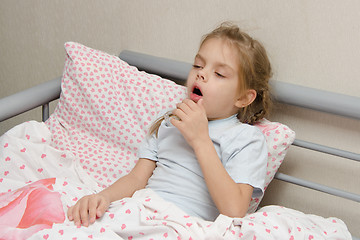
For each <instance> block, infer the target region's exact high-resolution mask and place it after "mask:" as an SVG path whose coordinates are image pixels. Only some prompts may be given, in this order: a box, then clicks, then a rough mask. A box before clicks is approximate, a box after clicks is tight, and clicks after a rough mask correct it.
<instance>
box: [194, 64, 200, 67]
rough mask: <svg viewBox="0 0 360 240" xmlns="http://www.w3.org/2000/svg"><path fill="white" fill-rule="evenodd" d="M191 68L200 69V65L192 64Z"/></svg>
mask: <svg viewBox="0 0 360 240" xmlns="http://www.w3.org/2000/svg"><path fill="white" fill-rule="evenodd" d="M193 68H202V67H201V66H200V65H196V64H194V65H193Z"/></svg>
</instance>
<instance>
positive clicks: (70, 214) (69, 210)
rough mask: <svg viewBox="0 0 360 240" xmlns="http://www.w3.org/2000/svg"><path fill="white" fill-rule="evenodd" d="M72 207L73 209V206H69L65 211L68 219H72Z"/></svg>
mask: <svg viewBox="0 0 360 240" xmlns="http://www.w3.org/2000/svg"><path fill="white" fill-rule="evenodd" d="M73 209H74V206H71V207H69V209H68V211H67V216H68V219H69V221H72V220H74V217H73V214H72V212H73Z"/></svg>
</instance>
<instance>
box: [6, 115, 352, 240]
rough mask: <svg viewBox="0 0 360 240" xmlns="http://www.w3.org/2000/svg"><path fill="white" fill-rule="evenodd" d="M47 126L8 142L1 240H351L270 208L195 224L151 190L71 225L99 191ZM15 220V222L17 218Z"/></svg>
mask: <svg viewBox="0 0 360 240" xmlns="http://www.w3.org/2000/svg"><path fill="white" fill-rule="evenodd" d="M50 136H51V133H50V131H49V129H48V128H47V127H46V125H45V124H44V123H38V122H34V121H32V122H27V123H23V124H21V125H18V126H16V127H15V128H13V129H12V130H10V131H9V132H7V133H6V134H4V135H3V136H2V137H1V138H0V144H1V145H0V146H1V148H2V149H1V158H0V159H1V161H3V162H2V170H3V171H1V174H0V190H1V192H2V194H1V195H0V239H350V238H351V236H350V234H349V232H348V231H347V228H346V225H345V224H344V223H343V222H342V221H341V220H340V219H337V218H327V219H325V218H322V217H320V216H315V215H308V214H304V213H301V212H299V211H295V210H292V209H288V208H284V207H280V206H268V207H264V208H262V209H260V210H259V211H257V212H256V213H253V214H249V215H247V216H246V217H244V218H229V217H226V216H223V215H220V216H219V217H218V218H217V219H216V220H215V221H214V222H209V221H204V220H202V219H200V218H197V217H191V216H188V215H187V214H186V213H185V212H183V211H182V210H181V209H179V208H177V207H176V206H174V205H173V204H171V203H169V202H166V201H164V200H162V199H161V198H160V197H158V196H157V195H156V194H155V193H154V192H153V191H151V190H149V189H145V190H140V191H138V192H136V193H135V195H134V197H133V198H126V199H122V200H119V201H117V202H114V203H113V204H112V205H111V207H110V208H109V210H108V211H107V212H106V214H105V215H104V216H103V217H102V218H101V219H98V220H97V221H96V223H95V224H93V225H91V226H90V227H80V228H78V227H76V226H75V225H74V224H73V223H72V222H69V221H68V220H67V219H66V216H65V213H66V211H67V208H68V206H70V205H72V204H74V203H75V202H76V201H77V200H78V199H79V198H81V197H82V196H84V195H87V194H92V193H95V192H97V191H99V190H100V189H101V188H99V187H98V184H97V183H96V181H94V180H92V179H91V178H90V177H89V175H87V174H86V173H85V171H84V170H83V169H82V168H81V167H80V166H79V164H78V163H77V161H76V159H75V158H74V156H73V155H72V154H71V153H69V152H68V151H61V150H58V149H56V148H54V147H52V146H50V145H49V144H48V143H49V137H50ZM10 216H11V217H10Z"/></svg>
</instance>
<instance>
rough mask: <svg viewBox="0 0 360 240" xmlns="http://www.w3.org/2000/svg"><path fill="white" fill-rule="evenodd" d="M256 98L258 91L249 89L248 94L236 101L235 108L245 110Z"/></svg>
mask: <svg viewBox="0 0 360 240" xmlns="http://www.w3.org/2000/svg"><path fill="white" fill-rule="evenodd" d="M255 98H256V91H255V90H254V89H248V90H246V92H245V93H244V94H243V95H242V96H241V97H240V98H238V99H237V100H236V102H235V106H236V107H238V108H244V107H246V106H248V105H250V104H251V103H252V102H253V101H254V100H255Z"/></svg>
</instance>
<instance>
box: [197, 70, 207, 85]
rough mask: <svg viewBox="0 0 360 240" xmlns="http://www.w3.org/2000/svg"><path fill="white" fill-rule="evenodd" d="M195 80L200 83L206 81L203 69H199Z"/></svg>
mask: <svg viewBox="0 0 360 240" xmlns="http://www.w3.org/2000/svg"><path fill="white" fill-rule="evenodd" d="M197 78H198V80H200V81H204V82H206V81H207V76H206V74H205V71H204V69H200V70H199V71H198V72H197Z"/></svg>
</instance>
